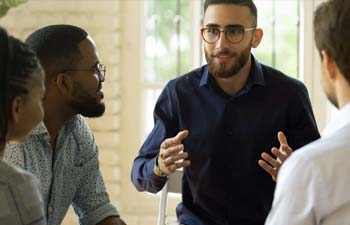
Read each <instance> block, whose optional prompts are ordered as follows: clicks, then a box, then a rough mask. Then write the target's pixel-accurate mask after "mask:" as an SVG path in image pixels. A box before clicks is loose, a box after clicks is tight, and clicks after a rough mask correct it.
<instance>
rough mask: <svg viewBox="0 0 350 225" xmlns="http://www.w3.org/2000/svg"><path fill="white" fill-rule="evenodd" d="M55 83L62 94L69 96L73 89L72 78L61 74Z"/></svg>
mask: <svg viewBox="0 0 350 225" xmlns="http://www.w3.org/2000/svg"><path fill="white" fill-rule="evenodd" d="M55 83H56V85H57V88H58V89H59V90H60V91H61V93H63V94H65V95H67V94H68V93H70V92H71V91H72V89H73V80H72V78H71V77H69V76H67V75H66V74H64V73H60V74H58V75H57V76H56V78H55Z"/></svg>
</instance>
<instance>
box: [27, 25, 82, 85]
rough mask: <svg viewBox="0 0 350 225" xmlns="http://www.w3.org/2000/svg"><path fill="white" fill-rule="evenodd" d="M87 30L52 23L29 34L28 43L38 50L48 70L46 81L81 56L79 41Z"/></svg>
mask: <svg viewBox="0 0 350 225" xmlns="http://www.w3.org/2000/svg"><path fill="white" fill-rule="evenodd" d="M87 36H88V34H87V32H86V31H84V30H83V29H81V28H79V27H76V26H72V25H50V26H47V27H43V28H41V29H39V30H36V31H35V32H33V33H32V34H30V35H29V36H28V38H27V39H26V43H27V44H28V45H29V46H30V47H31V48H32V49H33V50H34V51H35V52H36V54H37V55H38V57H39V59H40V62H41V64H42V66H43V68H44V70H45V72H46V83H47V82H49V81H50V80H51V79H52V78H54V76H55V75H56V74H58V73H60V72H61V71H63V70H64V69H67V68H70V67H72V66H73V65H74V63H76V62H77V61H78V60H79V59H80V58H81V54H80V51H79V46H78V45H79V43H80V42H81V41H83V40H84V39H86V38H87Z"/></svg>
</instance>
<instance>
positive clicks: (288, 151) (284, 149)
mask: <svg viewBox="0 0 350 225" xmlns="http://www.w3.org/2000/svg"><path fill="white" fill-rule="evenodd" d="M280 151H282V152H283V153H285V154H286V155H287V156H290V155H291V154H292V152H293V150H292V149H291V148H290V147H289V146H288V145H285V144H282V145H281V147H280Z"/></svg>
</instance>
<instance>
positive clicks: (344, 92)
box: [336, 76, 350, 109]
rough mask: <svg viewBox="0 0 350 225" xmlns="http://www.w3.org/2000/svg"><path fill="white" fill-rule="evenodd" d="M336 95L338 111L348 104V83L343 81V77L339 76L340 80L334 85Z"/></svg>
mask: <svg viewBox="0 0 350 225" xmlns="http://www.w3.org/2000/svg"><path fill="white" fill-rule="evenodd" d="M342 78H343V79H342ZM336 95H337V100H338V106H339V109H342V108H343V107H344V106H345V105H347V104H349V103H350V82H348V81H347V80H345V78H344V77H343V76H341V80H340V81H339V82H337V84H336Z"/></svg>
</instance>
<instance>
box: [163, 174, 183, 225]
mask: <svg viewBox="0 0 350 225" xmlns="http://www.w3.org/2000/svg"><path fill="white" fill-rule="evenodd" d="M168 193H182V170H176V171H175V172H174V173H173V174H171V175H170V176H169V177H168V181H167V183H166V184H165V185H164V187H163V189H162V193H161V197H160V203H159V213H158V225H165V223H166V210H167V198H168Z"/></svg>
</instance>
